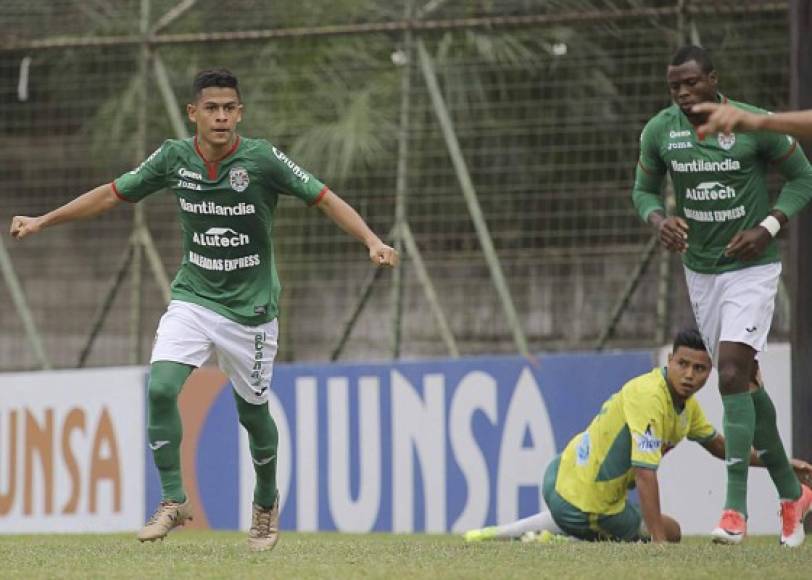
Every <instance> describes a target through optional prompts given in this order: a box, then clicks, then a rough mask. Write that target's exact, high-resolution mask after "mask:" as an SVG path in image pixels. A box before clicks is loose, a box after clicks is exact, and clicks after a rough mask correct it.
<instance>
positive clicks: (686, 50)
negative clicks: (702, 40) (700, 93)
mask: <svg viewBox="0 0 812 580" xmlns="http://www.w3.org/2000/svg"><path fill="white" fill-rule="evenodd" d="M692 60H693V61H696V64H698V65H699V67H700V68H701V69H702V72H703V73H706V74H707V73H709V72H712V71H713V70H714V67H713V61H712V60H711V57H710V53H709V52H708V51H707V50H706V49H704V48H702V47H701V46H695V45H693V44H686V45H685V46H681V47H679V48H678V49H677V52H675V53H674V56H673V58H672V59H671V66H679V65H681V64H685V63H686V62H690V61H692Z"/></svg>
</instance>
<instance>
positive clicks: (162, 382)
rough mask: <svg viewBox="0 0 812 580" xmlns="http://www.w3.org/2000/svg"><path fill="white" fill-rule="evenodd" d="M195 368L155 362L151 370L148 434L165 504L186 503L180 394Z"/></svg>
mask: <svg viewBox="0 0 812 580" xmlns="http://www.w3.org/2000/svg"><path fill="white" fill-rule="evenodd" d="M192 369H193V367H191V366H189V365H184V364H180V363H175V362H169V361H157V362H154V363H152V366H151V367H150V370H149V387H148V389H147V395H148V400H149V406H148V411H149V414H148V417H149V418H148V419H147V435H148V437H149V446H150V449H152V458H153V460H154V461H155V467H157V468H158V475H159V476H160V478H161V492H162V497H163V499H164V500H165V501H177V502H183V501H186V493H185V492H184V491H183V479H182V477H181V472H180V442H181V439H182V437H183V427H182V425H181V421H180V410H179V409H178V395H179V394H180V390H181V389H182V388H183V383H185V382H186V379H187V378H188V377H189V375H190V374H191V372H192Z"/></svg>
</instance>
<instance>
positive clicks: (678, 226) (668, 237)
mask: <svg viewBox="0 0 812 580" xmlns="http://www.w3.org/2000/svg"><path fill="white" fill-rule="evenodd" d="M657 230H658V232H659V234H660V243H661V244H662V245H663V246H665V249H666V250H668V251H669V252H679V253H680V254H682V253H685V251H686V250H687V249H688V222H686V221H685V220H684V219H682V218H681V217H677V216H671V217H667V218H665V219H664V220H663V221H661V222H660V225H659V226H658V227H657Z"/></svg>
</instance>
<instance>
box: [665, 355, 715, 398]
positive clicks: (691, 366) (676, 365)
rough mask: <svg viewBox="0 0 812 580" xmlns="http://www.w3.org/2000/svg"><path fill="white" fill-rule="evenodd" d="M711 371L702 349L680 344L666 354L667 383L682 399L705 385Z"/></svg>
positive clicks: (708, 360) (707, 357)
mask: <svg viewBox="0 0 812 580" xmlns="http://www.w3.org/2000/svg"><path fill="white" fill-rule="evenodd" d="M710 372H711V359H710V356H709V355H708V353H707V352H705V351H704V350H696V349H693V348H688V347H687V346H680V347H678V348H677V350H675V351H674V352H672V353H671V354H669V355H668V368H667V374H668V384H669V385H670V387H671V391H672V392H673V394H674V395H675V396H676V397H677V398H679V399H682V400H683V401H684V400H686V399H688V398H689V397H690V396H691V395H693V394H694V393H696V392H697V391H698V390H699V389H701V388H702V387H704V386H705V383H706V382H707V380H708V376H710Z"/></svg>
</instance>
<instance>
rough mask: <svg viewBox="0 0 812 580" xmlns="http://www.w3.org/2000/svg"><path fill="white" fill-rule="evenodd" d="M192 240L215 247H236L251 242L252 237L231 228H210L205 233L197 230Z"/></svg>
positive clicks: (199, 244) (198, 243)
mask: <svg viewBox="0 0 812 580" xmlns="http://www.w3.org/2000/svg"><path fill="white" fill-rule="evenodd" d="M192 240H193V241H194V243H196V244H197V245H198V246H207V247H213V248H236V247H238V246H245V245H248V244H250V243H251V238H249V237H248V236H247V235H246V234H241V233H239V232H235V231H234V230H232V229H231V228H209V230H208V231H207V232H206V233H205V234H199V233H197V232H195V233H194V234H192Z"/></svg>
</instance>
